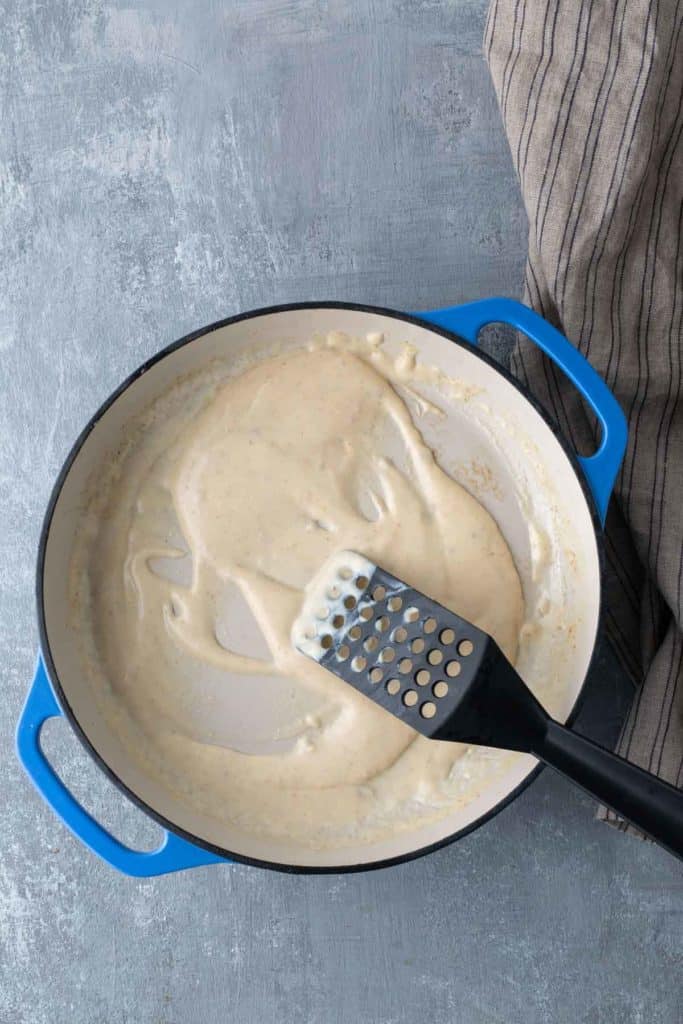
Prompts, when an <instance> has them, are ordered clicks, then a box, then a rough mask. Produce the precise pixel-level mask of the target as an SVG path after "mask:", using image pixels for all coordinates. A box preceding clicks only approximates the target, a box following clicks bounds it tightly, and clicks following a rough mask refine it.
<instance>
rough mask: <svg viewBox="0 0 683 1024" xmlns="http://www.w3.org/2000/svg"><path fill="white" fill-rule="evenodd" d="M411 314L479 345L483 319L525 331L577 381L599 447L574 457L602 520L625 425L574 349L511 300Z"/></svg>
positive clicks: (610, 396)
mask: <svg viewBox="0 0 683 1024" xmlns="http://www.w3.org/2000/svg"><path fill="white" fill-rule="evenodd" d="M413 316H417V317H419V318H420V319H421V320H426V321H427V322H428V323H431V324H436V325H437V326H438V327H444V328H445V329H446V330H448V331H452V332H453V333H454V334H458V335H459V336H460V337H461V338H465V340H466V341H469V342H471V343H472V344H473V345H476V344H477V336H478V334H479V332H480V331H481V329H482V327H485V326H486V325H487V324H492V323H504V324H509V325H510V326H511V327H516V328H517V330H519V331H522V332H523V333H524V334H526V336H527V338H530V339H531V341H533V342H535V343H536V344H537V345H538V347H539V348H540V349H542V350H543V351H544V352H545V354H546V355H548V356H550V358H551V359H552V360H553V362H554V363H555V364H556V365H557V366H559V368H560V369H561V370H562V371H563V372H564V373H565V374H566V375H567V377H569V379H570V380H571V381H572V383H573V384H575V386H576V387H577V388H578V390H579V391H580V392H581V394H582V395H583V397H584V398H585V400H586V401H587V402H588V404H589V405H590V407H591V409H592V410H593V412H594V413H595V415H596V416H597V418H598V420H599V422H600V426H601V437H600V445H599V447H598V450H597V451H596V453H595V454H594V455H591V456H590V457H589V458H584V456H582V455H580V456H578V459H579V462H580V464H581V468H582V469H583V472H584V474H585V476H586V479H587V480H588V484H589V486H590V489H591V491H592V492H593V497H594V498H595V503H596V505H597V507H598V513H599V515H600V521H601V522H602V523H603V524H604V522H605V516H606V514H607V505H608V504H609V499H610V495H611V493H612V488H613V487H614V481H615V479H616V476H617V473H618V471H619V466H620V465H621V460H622V459H623V457H624V452H625V451H626V440H627V436H628V428H627V426H626V417H625V416H624V414H623V412H622V411H621V407H620V406H619V403H618V402H617V400H616V398H615V397H614V395H613V394H612V392H611V391H610V390H609V388H608V387H607V385H606V384H605V382H604V380H603V379H602V377H600V376H599V374H598V373H596V371H595V370H594V369H593V367H592V366H591V365H590V363H589V362H588V361H587V360H586V359H584V357H583V356H582V355H581V353H580V352H579V351H578V349H576V348H574V346H573V345H572V344H571V342H569V341H567V339H566V338H565V337H564V336H563V335H562V334H560V332H559V331H558V330H556V329H555V328H554V327H553V326H552V325H551V324H549V323H548V322H547V320H544V319H543V317H540V316H539V315H538V313H534V311H533V310H532V309H529V308H528V306H524V305H522V303H521V302H515V301H514V300H513V299H482V300H481V301H479V302H470V303H467V304H466V305H464V306H451V307H450V308H449V309H435V310H433V311H431V312H429V313H414V314H413Z"/></svg>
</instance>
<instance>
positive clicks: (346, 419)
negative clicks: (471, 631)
mask: <svg viewBox="0 0 683 1024" xmlns="http://www.w3.org/2000/svg"><path fill="white" fill-rule="evenodd" d="M369 341H370V344H368V345H359V344H358V343H352V342H351V341H350V340H349V339H347V338H346V337H345V336H343V335H336V334H333V335H330V336H328V337H327V338H326V339H321V340H319V341H317V342H315V343H312V344H310V345H308V346H307V347H302V348H301V349H300V350H294V351H289V352H287V353H285V354H281V355H275V356H271V357H268V358H264V359H263V360H262V361H260V362H257V363H256V364H255V365H253V366H251V367H250V368H247V369H245V370H244V371H243V372H242V373H240V374H239V375H237V376H234V377H231V378H229V379H225V380H220V373H218V374H216V373H215V372H214V373H213V374H211V373H207V374H206V379H205V380H203V379H202V378H199V379H197V380H195V381H193V382H192V386H191V388H189V389H188V388H187V386H185V389H184V390H183V389H182V388H181V389H179V391H178V397H177V398H176V399H174V398H173V396H171V398H170V400H169V401H167V402H166V403H164V404H163V405H162V406H161V407H160V408H161V409H162V412H161V413H160V412H159V410H156V411H155V410H152V411H150V413H149V415H148V416H147V417H146V418H145V419H144V422H142V423H140V424H138V425H137V429H136V430H134V431H132V433H131V437H130V441H129V444H128V445H127V446H126V450H125V451H122V452H121V453H120V454H119V456H118V457H117V458H116V459H115V460H114V463H113V465H110V466H109V467H107V469H106V472H103V473H102V475H101V478H99V479H97V480H95V481H93V494H94V497H93V502H92V508H91V509H90V511H89V512H88V514H87V516H86V522H87V526H86V528H84V529H83V530H82V533H81V537H80V539H79V542H78V544H77V547H76V551H75V554H74V559H73V571H72V597H73V603H74V615H77V616H79V619H80V620H85V623H86V626H87V628H86V631H85V632H86V634H88V636H87V637H86V641H87V642H86V643H85V644H84V651H85V657H84V664H85V665H86V667H87V670H88V671H89V673H90V674H91V676H92V688H93V692H94V693H95V695H96V698H97V700H98V701H99V702H100V705H101V706H102V707H103V708H104V710H105V712H106V714H107V715H108V717H109V719H110V721H111V723H112V726H113V727H114V728H117V729H118V730H120V732H121V738H122V742H124V743H125V744H127V745H128V746H129V752H130V756H131V757H133V758H134V759H135V760H136V762H137V763H138V764H139V765H140V766H141V767H142V768H143V770H144V771H145V772H148V773H152V774H153V775H154V777H155V778H156V779H157V780H158V781H159V782H160V783H161V784H162V785H163V786H165V787H167V788H168V789H170V790H171V791H172V792H173V793H174V794H176V795H180V797H181V798H182V799H184V800H186V801H187V802H188V803H189V804H192V806H194V807H196V808H199V809H201V811H202V812H203V813H205V814H207V815H211V816H213V817H215V818H217V819H219V820H221V821H225V822H229V823H231V824H232V825H234V826H235V827H237V828H239V829H241V830H243V831H247V832H249V833H250V834H253V835H257V836H263V837H270V838H274V839H280V838H287V839H288V840H292V841H294V842H295V843H298V844H300V845H302V846H307V847H317V848H324V847H332V846H339V845H341V846H343V845H345V844H349V843H355V844H358V843H362V842H369V841H373V840H375V839H378V838H382V837H386V836H390V835H392V834H394V833H395V832H396V831H397V830H405V829H411V828H416V827H417V826H418V825H419V824H420V823H423V822H424V821H425V820H428V819H433V818H437V817H441V816H443V815H445V814H446V813H448V811H449V810H451V809H452V808H453V807H454V806H455V805H457V804H458V803H463V802H466V801H467V800H469V799H472V798H473V797H474V796H476V795H477V794H478V793H480V792H481V791H482V788H484V787H485V786H486V785H487V784H488V783H489V782H490V781H491V780H492V779H494V778H496V777H497V776H498V775H499V774H500V773H501V772H502V771H503V770H504V769H505V766H506V764H509V759H510V758H511V757H514V755H510V754H507V753H506V752H502V751H490V750H484V749H481V748H467V747H464V746H461V745H457V744H446V743H438V742H435V741H430V740H427V739H425V738H423V737H420V736H418V735H417V734H415V733H414V732H412V730H410V729H409V728H408V727H406V726H405V725H403V724H402V723H400V722H399V721H397V720H396V719H394V718H392V717H391V716H389V715H388V714H387V713H386V712H383V711H382V710H380V709H379V708H377V707H376V706H374V705H373V704H372V703H371V702H369V701H367V700H365V698H363V697H362V696H360V695H359V694H358V693H357V692H356V691H354V690H353V689H352V688H350V687H348V686H347V685H346V684H344V683H343V682H341V681H340V680H338V679H337V678H335V677H334V676H333V675H331V674H330V673H328V672H326V671H325V670H324V669H321V668H320V666H318V665H317V664H315V663H314V662H313V661H312V660H310V659H309V658H306V657H305V656H304V655H302V654H301V653H299V652H298V651H296V650H295V649H294V647H293V646H292V643H291V639H290V633H291V629H292V623H293V622H294V620H295V618H296V617H297V615H298V613H299V611H300V609H301V603H302V600H303V597H304V590H305V588H306V586H307V584H308V583H309V582H310V580H311V579H312V578H313V577H314V576H315V574H316V573H317V571H318V570H319V569H320V567H321V565H322V564H323V563H324V562H325V561H326V560H327V559H328V557H329V556H330V555H332V554H334V553H335V552H337V551H341V550H343V549H351V550H355V551H359V552H362V553H363V554H365V555H367V557H368V558H370V559H371V560H372V561H373V562H376V563H377V564H379V565H382V566H384V567H385V568H387V569H388V570H389V571H390V572H392V573H394V574H395V575H396V576H398V577H400V578H402V579H404V580H406V581H407V582H408V583H410V584H412V585H413V586H415V587H417V588H418V589H420V590H422V591H424V592H425V593H427V594H429V595H431V596H432V597H434V598H435V599H436V600H438V601H440V602H441V603H442V604H444V605H446V606H447V607H450V608H452V609H453V610H454V611H456V612H457V613H458V614H460V615H462V616H464V617H465V618H467V619H469V620H471V621H472V622H474V623H475V624H476V625H477V626H479V627H480V628H482V629H484V630H486V631H487V632H489V633H490V634H492V635H493V636H494V637H495V638H496V640H497V641H498V643H499V644H500V645H501V647H502V648H503V650H504V651H505V653H506V654H507V656H508V657H509V658H510V659H511V660H513V661H514V660H515V658H516V656H517V650H518V644H519V640H520V630H521V629H522V624H523V620H524V602H523V597H522V589H521V586H520V581H519V577H518V574H517V571H516V568H515V565H514V562H513V559H512V556H511V554H510V551H509V549H508V547H507V544H506V543H505V540H504V539H503V536H502V534H501V532H500V530H499V529H498V526H497V525H496V523H495V521H494V519H493V518H492V516H491V515H490V514H489V512H487V511H486V510H485V509H484V508H483V506H482V505H481V504H479V502H478V501H477V500H475V498H473V497H472V496H471V495H470V494H469V493H468V492H467V491H466V490H465V489H464V488H463V487H461V486H460V485H459V484H458V483H456V482H455V481H454V480H453V479H452V478H451V477H450V476H449V475H448V474H447V473H446V472H444V470H443V469H442V468H441V467H440V466H439V465H438V463H437V462H436V460H435V458H434V456H433V454H432V451H431V450H430V448H429V447H428V446H427V445H426V444H425V443H424V441H423V439H422V436H421V433H420V431H419V430H418V428H417V426H416V421H415V420H414V419H413V416H412V415H411V411H410V410H409V405H412V406H413V407H414V409H413V412H415V407H416V405H417V414H418V420H419V414H420V412H421V411H422V412H423V411H424V408H425V406H424V400H423V399H418V398H417V396H416V395H415V394H414V393H413V392H411V390H410V383H411V379H412V377H413V376H414V377H415V379H416V380H418V379H419V374H420V372H423V368H420V367H419V366H416V364H415V359H414V354H412V353H410V352H408V353H405V354H404V356H403V357H402V358H401V360H399V361H398V362H393V361H391V360H389V359H388V358H386V357H385V356H384V355H383V353H382V352H381V351H380V348H381V339H379V338H373V339H369ZM217 379H218V383H216V381H217ZM420 401H422V402H423V407H422V409H420V408H419V402H420ZM433 411H435V412H436V411H437V410H433ZM456 445H457V441H456ZM88 644H89V646H88ZM536 690H537V692H538V688H536ZM131 722H132V723H134V725H135V734H136V735H137V736H138V737H142V738H143V739H142V741H140V739H137V740H135V741H134V740H133V738H132V737H133V731H132V730H131V729H130V728H129V726H130V723H131Z"/></svg>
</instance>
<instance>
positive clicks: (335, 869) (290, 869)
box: [36, 300, 605, 875]
mask: <svg viewBox="0 0 683 1024" xmlns="http://www.w3.org/2000/svg"><path fill="white" fill-rule="evenodd" d="M306 309H311V310H313V309H343V310H352V311H356V312H359V313H369V314H373V315H377V316H384V317H388V318H391V319H394V320H400V321H404V322H406V323H410V324H414V325H415V326H418V327H421V328H423V329H426V330H428V331H430V332H432V333H434V334H438V335H441V337H443V338H445V339H446V340H448V341H450V342H452V343H453V344H456V345H459V346H460V347H461V348H464V349H466V350H467V351H468V352H470V353H472V354H473V355H474V356H475V357H476V358H478V359H481V360H482V361H483V362H485V363H486V364H487V365H488V366H490V367H491V369H493V370H494V371H495V372H496V373H498V374H500V375H501V376H502V377H504V378H505V380H507V382H508V383H509V384H511V385H512V386H513V387H514V388H515V389H516V390H517V391H518V392H519V393H520V395H522V397H523V398H525V399H526V400H527V402H529V403H530V404H531V405H532V406H533V408H534V409H535V411H536V412H537V413H538V415H539V416H540V417H541V419H542V420H543V421H544V423H545V424H546V426H547V427H548V429H549V430H550V431H551V432H552V434H553V436H554V437H555V438H556V440H557V442H558V443H559V444H560V446H561V448H562V450H563V451H564V453H565V455H566V457H567V459H568V461H569V463H570V465H571V467H572V470H573V471H574V474H575V476H576V477H577V478H578V481H579V485H580V487H581V490H582V493H583V495H584V498H585V500H586V504H587V506H588V509H589V512H590V516H591V522H592V524H593V530H594V534H595V542H596V552H597V558H598V570H599V582H600V592H599V594H598V615H597V628H596V636H595V642H594V645H593V650H592V653H591V657H590V661H589V663H588V666H587V669H586V674H585V676H584V679H583V681H582V683H581V687H580V689H579V692H578V694H577V697H576V700H575V702H574V704H573V707H572V710H571V712H570V714H569V716H568V718H567V720H566V724H567V725H569V726H571V725H572V724H573V723H574V722H575V721H576V718H577V716H578V714H579V712H580V710H581V707H582V705H583V702H584V700H585V696H586V683H587V680H588V678H589V677H590V674H591V669H592V668H593V665H594V664H595V661H596V656H597V653H598V651H599V649H600V648H601V646H602V642H603V628H604V622H603V619H604V607H603V588H604V573H605V553H604V536H603V529H602V524H601V521H600V516H599V513H598V509H597V506H596V503H595V499H594V497H593V494H592V492H591V490H590V487H589V485H588V481H587V480H586V477H585V476H584V473H583V471H582V469H581V466H580V464H579V461H578V457H577V455H576V453H575V452H574V450H573V449H572V447H571V446H570V444H569V443H568V441H567V440H566V439H565V437H564V435H563V434H562V433H561V432H560V431H559V429H558V428H557V426H556V425H555V424H554V423H553V422H552V421H551V420H550V418H549V416H548V414H547V413H546V411H545V410H544V409H543V407H542V406H541V405H540V403H539V402H538V401H537V400H536V399H535V398H534V396H533V395H532V394H531V392H530V391H528V389H527V388H525V387H524V386H523V385H522V384H521V383H520V382H519V381H517V380H516V379H515V378H514V377H513V376H512V374H511V373H510V372H509V370H507V369H506V368H505V367H504V366H501V365H500V364H499V363H498V362H496V360H495V359H493V358H492V357H491V356H489V355H488V354H487V353H485V352H482V351H481V349H480V348H479V347H478V346H474V345H472V344H471V343H470V342H469V341H467V340H465V339H464V338H461V337H459V336H458V335H457V334H454V333H453V332H452V331H448V330H446V329H445V328H443V327H439V326H437V325H435V324H432V323H429V322H427V321H425V320H422V319H420V317H419V316H415V315H413V314H410V313H403V312H401V311H399V310H394V309H389V308H386V307H382V306H369V305H366V304H362V303H352V302H336V301H328V300H324V301H319V302H313V301H312V302H295V303H285V304H281V305H274V306H264V307H261V308H259V309H254V310H248V311H247V312H245V313H239V314H236V315H235V316H232V317H226V318H224V319H222V320H218V321H215V322H214V323H212V324H209V325H208V326H206V327H202V328H199V329H198V330H195V331H191V332H190V333H189V334H186V335H184V336H183V337H181V338H179V339H178V340H177V341H174V342H171V344H169V345H167V346H165V347H164V348H163V349H161V350H160V351H159V352H156V353H155V354H154V355H153V356H151V357H150V358H149V359H147V360H145V362H143V363H142V364H141V365H140V366H139V367H138V368H137V369H136V370H134V371H133V372H132V373H131V374H129V376H128V377H126V379H125V380H124V381H123V382H122V383H121V384H120V385H119V386H118V387H117V388H116V389H115V390H114V391H113V392H112V393H111V394H110V395H109V397H108V398H107V399H105V401H104V402H103V403H102V404H101V405H100V407H99V408H98V409H97V410H96V412H95V413H94V414H93V415H92V416H91V418H90V420H89V421H88V423H87V424H86V426H85V427H84V428H83V430H82V431H81V433H80V434H79V435H78V437H77V439H76V441H75V442H74V444H73V446H72V448H71V450H70V452H69V454H68V455H67V457H66V459H65V460H64V463H63V465H62V468H61V469H60V471H59V474H58V476H57V479H56V481H55V484H54V486H53V488H52V492H51V494H50V498H49V501H48V505H47V509H46V512H45V517H44V519H43V525H42V528H41V533H40V540H39V545H38V560H37V568H36V605H37V616H38V633H39V638H40V649H41V654H42V657H43V659H44V662H45V667H46V669H47V674H48V677H49V679H50V683H51V685H52V688H53V690H54V693H55V696H56V698H57V701H58V703H59V705H60V707H61V708H62V710H63V712H64V715H65V717H66V719H67V721H68V722H69V724H70V725H71V727H72V729H73V730H74V732H75V734H76V736H77V737H78V739H79V740H80V742H81V743H82V745H83V746H84V748H85V749H86V751H87V752H88V754H89V755H90V756H91V757H92V758H93V760H94V761H95V763H96V764H97V765H98V766H99V768H100V769H101V770H102V771H103V772H104V774H105V775H106V776H107V778H109V779H110V780H111V782H113V783H114V785H115V786H116V787H117V789H119V790H120V791H121V792H122V793H123V794H124V795H125V796H126V797H127V798H128V799H129V800H130V801H131V802H132V803H133V804H134V805H135V806H136V807H138V808H139V809H140V810H141V811H143V812H144V813H145V814H146V815H147V816H148V817H150V818H151V819H152V820H153V821H155V822H157V824H158V825H160V826H161V827H162V828H164V829H166V830H168V831H169V832H172V833H174V834H175V835H177V836H180V837H181V838H182V839H185V840H186V841H187V842H190V843H192V844H194V845H195V846H198V847H200V848H202V849H204V850H208V851H209V852H211V853H213V854H216V855H217V856H219V857H221V858H224V859H225V860H226V861H234V862H236V863H241V864H246V865H249V866H252V867H259V868H267V869H269V870H271V871H279V872H284V873H287V874H308V875H320V874H327V875H331V874H349V873H355V872H363V871H377V870H380V869H382V868H388V867H393V866H396V865H398V864H403V863H406V862H408V861H411V860H415V859H417V858H418V857H423V856H426V855H427V854H429V853H434V852H436V851H437V850H440V849H442V848H443V847H445V846H449V845H451V844H452V843H455V842H456V841H457V840H459V839H464V838H465V836H467V835H469V834H470V833H471V832H474V831H475V830H476V829H478V828H480V827H481V826H482V825H485V824H486V823H487V822H489V821H491V820H492V818H494V817H495V816H496V815H497V814H499V813H500V812H501V811H502V810H504V809H505V808H506V807H507V806H508V805H509V804H511V803H512V801H513V800H516V799H517V797H518V796H520V795H521V793H522V792H523V791H524V790H525V789H526V788H527V787H528V786H530V785H531V783H532V782H533V781H534V779H537V778H538V776H539V775H540V773H541V771H542V769H543V767H544V766H543V765H542V764H540V763H539V764H538V765H536V767H535V768H533V769H532V770H531V771H530V772H529V773H528V775H526V776H525V778H524V779H522V781H521V782H520V783H519V784H518V785H517V786H516V787H515V788H514V789H513V790H512V791H511V792H510V793H508V794H507V795H506V796H505V797H504V798H503V799H502V800H500V801H499V802H498V803H497V804H495V806H494V807H492V808H491V809H490V810H489V811H487V812H486V813H485V814H483V815H481V816H480V817H479V818H477V819H476V820H475V821H473V822H470V823H469V824H468V825H466V826H465V827H464V828H462V829H458V830H457V831H456V832H453V833H451V834H450V835H448V836H445V837H444V838H442V839H439V840H438V841H437V842H435V843H431V844H429V845H427V846H422V847H419V848H417V849H415V850H410V851H408V852H406V853H402V854H399V855H398V856H396V857H389V858H385V859H382V860H377V861H370V862H361V863H358V864H343V865H297V864H286V863H279V862H277V861H268V860H261V859H258V858H254V857H249V856H245V855H244V854H240V853H235V852H234V851H232V850H228V849H225V848H223V847H220V846H216V845H215V844H213V843H210V842H207V841H206V840H204V839H202V838H201V837H199V836H196V835H194V834H193V833H191V832H187V831H186V830H185V829H183V828H181V827H180V826H179V825H176V824H175V823H174V822H172V821H170V820H168V819H167V818H165V817H164V816H163V815H161V814H159V812H158V811H156V810H155V809H154V808H153V807H151V806H150V805H149V804H147V803H146V802H145V801H144V800H143V799H142V798H141V797H139V796H138V795H137V794H136V793H135V792H134V791H133V790H132V789H130V788H129V787H128V786H127V785H126V784H125V783H124V782H123V781H122V780H121V779H120V778H119V776H118V775H117V774H116V772H114V771H113V770H112V769H111V768H110V766H109V765H108V764H107V762H106V761H105V760H104V759H103V758H102V756H101V755H100V754H99V753H98V751H97V750H96V748H95V747H94V745H93V744H92V743H91V741H90V739H89V737H88V735H87V733H86V731H85V729H83V728H82V726H81V724H80V722H79V720H78V717H77V715H76V713H75V711H74V709H73V708H72V707H71V705H70V704H69V701H68V699H67V697H66V694H65V692H64V689H63V688H62V685H61V682H60V679H59V674H58V672H57V668H56V666H55V663H54V660H53V658H52V651H51V648H50V641H49V637H48V633H47V626H46V615H45V603H44V588H43V577H44V570H45V557H46V551H47V544H48V538H49V533H50V526H51V523H52V517H53V515H54V511H55V508H56V506H57V502H58V500H59V496H60V494H61V491H62V488H63V486H64V482H65V481H66V479H67V476H68V474H69V471H70V469H71V467H72V465H73V463H74V462H75V460H76V458H77V456H78V454H79V452H80V451H81V449H82V448H83V446H84V445H85V443H86V442H87V440H88V437H89V436H90V434H91V433H92V431H93V429H94V428H95V426H96V425H97V424H98V423H99V421H100V420H101V419H102V418H103V416H104V415H105V414H106V413H107V411H108V410H109V409H110V408H111V406H113V405H114V403H115V402H116V400H117V399H118V398H119V397H120V396H121V395H122V394H123V393H124V392H125V391H127V389H128V388H129V387H130V386H131V384H133V383H134V382H135V381H136V380H138V379H139V378H140V377H141V376H142V375H143V374H145V373H146V372H147V371H148V370H150V369H151V368H152V367H153V366H155V365H156V364H157V363H159V362H160V361H161V360H162V359H164V358H165V357H166V356H168V355H171V353H173V352H175V351H176V350H177V349H179V348H182V347H183V346H185V345H189V344H191V343H192V342H193V341H196V340H197V339H199V338H202V337H205V336H206V335H207V334H211V333H212V332H214V331H217V330H220V329H221V328H223V327H228V326H231V325H232V324H236V323H239V322H241V321H244V320H252V319H256V318H258V317H261V316H268V315H271V314H274V313H285V312H291V311H297V310H306Z"/></svg>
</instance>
